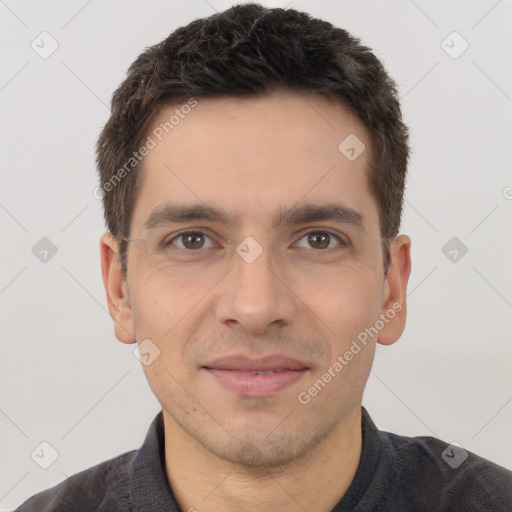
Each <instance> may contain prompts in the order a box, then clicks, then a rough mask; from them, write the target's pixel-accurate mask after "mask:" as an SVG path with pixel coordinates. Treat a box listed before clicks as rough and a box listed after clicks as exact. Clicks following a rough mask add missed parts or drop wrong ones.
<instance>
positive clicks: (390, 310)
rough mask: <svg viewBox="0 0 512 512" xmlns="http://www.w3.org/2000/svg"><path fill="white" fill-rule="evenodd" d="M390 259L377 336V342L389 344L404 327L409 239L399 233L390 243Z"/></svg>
mask: <svg viewBox="0 0 512 512" xmlns="http://www.w3.org/2000/svg"><path fill="white" fill-rule="evenodd" d="M390 252H391V261H390V266H389V270H388V273H387V276H386V280H385V283H384V295H383V301H382V311H381V318H383V321H384V323H385V325H384V328H383V329H382V330H381V331H380V332H379V334H378V336H377V341H378V343H380V344H382V345H391V344H393V343H395V341H397V340H398V339H399V338H400V336H401V335H402V333H403V331H404V329H405V320H406V317H407V283H408V281H409V275H410V273H411V239H410V238H409V237H408V236H407V235H400V236H398V237H396V238H395V239H394V240H393V241H392V242H391V243H390Z"/></svg>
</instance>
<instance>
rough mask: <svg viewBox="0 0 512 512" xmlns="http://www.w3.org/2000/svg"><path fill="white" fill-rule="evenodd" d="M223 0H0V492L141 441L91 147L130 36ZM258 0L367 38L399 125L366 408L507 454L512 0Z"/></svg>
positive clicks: (18, 491)
mask: <svg viewBox="0 0 512 512" xmlns="http://www.w3.org/2000/svg"><path fill="white" fill-rule="evenodd" d="M229 4H230V2H226V1H220V0H219V1H216V0H209V1H208V2H207V1H206V0H187V1H175V2H170V1H167V2H164V1H149V2H141V1H139V2H134V1H121V0H117V1H102V2H100V1H98V0H92V1H84V0H80V1H78V0H77V1H47V2H36V1H35V0H34V1H31V2H28V1H15V0H3V1H0V23H1V26H0V41H1V47H2V49H3V54H2V67H1V76H0V108H1V111H0V116H1V120H2V123H1V137H0V141H1V142H0V143H1V155H2V164H1V172H2V188H1V191H0V222H1V240H2V257H1V265H0V311H1V315H2V340H1V343H2V351H1V354H2V356H1V358H0V379H1V382H0V390H1V395H0V430H1V436H0V461H2V467H1V472H0V509H4V510H8V509H11V508H14V507H15V506H17V505H18V504H19V503H21V501H23V500H24V499H26V498H27V497H29V496H30V495H32V494H33V493H35V492H37V491H39V490H42V489H44V488H47V487H49V486H52V485H54V484H57V483H58V482H59V481H61V480H63V479H64V478H65V477H66V476H67V475H71V474H73V473H75V472H77V471H79V470H82V469H84V468H87V467H90V466H92V465H94V464H97V463H99V462H100V461H103V460H105V459H107V458H110V457H114V456H116V455H118V454H120V453H122V452H125V451H127V450H131V449H135V448H137V447H138V446H139V445H140V444H141V442H142V440H143V438H144V435H145V433H146V430H147V428H148V426H149V423H150V422H151V420H152V418H153V417H154V415H155V414H156V413H157V412H158V410H159V405H158V403H157V402H156V399H155V398H154V397H153V395H152V393H151V391H150V389H149V386H148V385H147V383H146V381H145V378H144V375H143V372H142V369H141V367H140V363H139V362H138V360H137V359H136V358H135V357H134V356H133V353H132V351H133V348H134V346H133V345H128V346H127V345H123V344H121V343H119V342H117V340H116V339H115V337H114V335H113V329H112V322H111V319H110V317H109V315H108V313H107V310H106V301H105V297H104V290H103V285H102V282H101V277H100V265H99V252H98V240H99V237H100V235H101V233H102V232H103V220H102V210H101V204H100V202H99V201H98V200H96V199H95V198H94V196H93V189H94V188H95V187H96V186H97V178H96V173H95V164H94V158H95V155H94V144H95V142H96V139H97V136H98V134H99V132H100V129H101V127H102V126H103V124H104V123H105V121H106V120H107V117H108V114H109V110H108V108H107V105H108V104H109V102H110V97H111V94H112V92H113V91H114V89H115V88H116V87H117V86H118V84H119V83H120V82H121V80H122V79H123V78H124V76H125V73H126V70H127V68H128V66H129V65H130V63H131V62H132V61H133V60H134V59H135V58H136V56H137V55H138V54H139V53H140V52H141V51H142V50H143V49H144V47H146V46H150V45H153V44H155V43H157V42H159V41H160V40H162V39H163V38H164V37H166V36H167V35H168V34H169V33H170V32H171V31H173V30H174V29H175V28H176V27H178V26H180V25H183V24H185V23H187V22H189V21H191V20H192V19H193V18H196V17H200V16H201V17H202V16H206V15H209V14H212V13H213V12H214V10H215V9H216V10H222V9H224V8H225V7H227V6H228V5H229ZM264 4H265V5H270V6H281V7H284V6H288V5H289V6H290V7H293V8H295V9H299V10H306V11H309V12H310V13H312V14H313V15H316V16H318V17H321V18H324V19H327V20H329V21H331V22H333V23H334V24H336V25H338V26H340V27H343V28H346V29H348V30H349V31H350V32H351V33H353V34H354V35H356V36H358V37H360V38H361V39H362V41H363V42H364V43H365V44H367V45H368V46H370V47H371V48H373V49H374V50H375V53H376V54H377V56H379V57H380V58H381V59H382V60H383V62H384V63H385V65H386V66H387V67H388V69H389V72H390V74H391V75H392V76H393V77H394V79H395V80H396V81H397V83H398V85H399V89H400V95H401V97H402V105H403V112H404V116H405V120H406V122H407V123H408V125H409V126H410V129H411V144H412V147H413V155H412V160H411V166H410V177H409V182H408V191H407V196H406V204H405V219H404V223H403V228H402V232H403V233H407V234H409V235H410V236H411V237H412V240H413V245H412V257H413V270H412V275H411V279H410V288H409V317H408V324H407V328H406V331H405V333H404V335H403V337H402V339H401V340H400V341H399V342H398V343H397V344H395V345H394V346H391V347H378V351H377V356H376V361H375V366H374V370H373V373H372V375H371V378H370V380H369V383H368V385H367V388H366V392H365V400H364V405H365V406H366V407H367V408H368V409H369V411H370V413H371V414H372V416H373V419H374V421H375V422H376V423H377V425H378V426H379V427H380V428H381V429H384V430H390V431H393V432H396V433H399V434H404V435H435V436H437V437H440V438H441V439H444V440H445V441H447V442H452V441H457V442H458V443H460V444H461V445H462V446H464V447H465V448H466V449H468V450H471V451H474V452H476V453H478V454H480V455H482V456H484V457H486V458H489V459H491V460H492V461H495V462H497V463H499V464H501V465H503V466H506V467H509V468H512V442H511V438H510V427H511V424H512V404H511V401H512V389H511V385H510V384H511V382H510V375H511V369H512V363H511V361H512V359H511V353H512V348H511V343H510V341H511V334H510V333H511V332H512V314H511V313H512V271H511V263H510V262H511V261H512V237H511V236H510V235H511V233H512V200H511V198H512V175H511V171H510V169H511V159H512V158H511V152H510V141H511V140H512V133H511V132H512V130H511V112H512V100H511V96H512V76H511V62H512V61H511V59H510V50H511V19H512V16H511V15H512V12H511V11H512V2H511V0H501V1H496V0H485V1H484V0H482V1H467V0H464V1H463V0H459V1H452V2H445V1H426V0H416V1H415V2H413V1H408V0H396V1H388V2H382V1H355V0H354V1H334V0H330V1H328V0H324V1H314V2H313V1H301V0H294V1H293V2H289V0H288V1H283V2H279V1H275V2H264ZM43 31H47V32H49V33H50V34H51V36H52V37H53V38H54V39H55V40H56V41H57V42H58V44H59V47H58V49H57V50H56V51H55V52H54V53H53V54H52V55H51V56H49V57H48V58H47V59H42V58H41V57H40V56H39V55H38V54H37V53H36V52H35V51H34V50H33V49H32V48H31V42H32V41H34V40H35V42H36V43H37V44H39V46H42V44H43V43H41V42H40V41H41V36H39V34H40V33H41V32H43ZM453 31H457V32H458V33H459V34H460V35H461V36H462V37H463V38H464V39H465V40H466V41H467V42H468V43H469V48H468V49H467V50H466V51H465V52H464V53H463V54H462V55H461V56H460V57H458V58H456V59H454V58H452V57H450V56H449V55H448V54H447V53H446V52H445V50H444V49H443V47H442V41H444V40H445V39H446V38H447V36H449V35H450V34H451V33H452V32H453ZM456 37H457V36H455V39H454V38H453V36H452V37H451V38H449V39H448V40H447V41H446V42H445V43H444V44H445V45H448V46H452V47H453V48H452V49H451V50H450V51H451V52H452V53H453V52H455V51H457V50H458V49H460V48H461V46H460V45H461V44H462V41H461V40H458V39H457V38H456ZM38 41H39V43H38ZM45 48H47V49H48V48H49V46H48V41H47V42H46V43H45ZM454 236H456V237H458V238H459V239H460V240H461V241H462V242H463V243H464V244H465V245H466V246H467V247H468V252H467V254H465V255H464V256H463V257H462V258H460V253H459V258H460V259H458V261H456V262H452V261H450V260H449V259H448V258H447V257H446V256H445V254H443V252H442V247H443V246H444V245H445V244H446V243H447V242H448V240H449V239H451V238H452V237H454ZM42 237H48V238H49V239H50V240H51V241H52V242H53V243H54V244H55V245H56V246H57V248H58V252H57V254H56V255H55V256H53V257H52V258H51V259H50V260H49V261H48V262H46V263H43V262H41V261H40V260H39V259H38V258H36V256H35V255H34V254H33V253H32V247H33V246H34V245H35V244H36V243H37V242H38V241H39V240H40V239H41V238H42ZM42 441H47V442H49V443H50V444H51V445H52V446H53V447H54V448H55V449H56V450H57V451H58V453H59V457H58V459H57V460H56V461H55V463H54V464H53V465H52V466H50V467H49V468H48V469H46V470H44V469H41V468H40V467H39V466H38V465H37V464H36V463H35V462H34V461H33V460H32V458H31V456H30V454H31V452H32V451H33V450H34V449H35V448H36V447H37V446H38V445H39V444H40V443H41V442H42Z"/></svg>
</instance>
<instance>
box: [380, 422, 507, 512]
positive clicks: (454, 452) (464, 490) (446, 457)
mask: <svg viewBox="0 0 512 512" xmlns="http://www.w3.org/2000/svg"><path fill="white" fill-rule="evenodd" d="M385 434H386V435H387V436H388V438H389V440H390V441H391V443H392V445H393V446H394V451H395V454H396V458H397V460H396V463H397V465H396V466H395V467H397V468H399V471H400V473H401V474H402V478H404V479H405V480H406V481H409V482H410V485H411V486H412V487H414V488H415V489H417V490H418V491H419V492H420V493H421V492H424V493H427V494H430V495H431V497H432V496H435V497H436V501H437V510H446V511H448V510H464V511H465V512H472V511H474V512H477V511H484V510H485V511H488V510H493V512H500V511H509V510H512V472H511V471H509V470H508V469H506V468H504V467H502V466H499V465H497V464H495V463H493V462H491V461H489V460H486V459H484V458H483V457H480V456H478V455H476V454H474V453H472V452H469V451H467V450H465V449H464V448H462V447H460V446H458V445H456V444H449V443H447V442H445V441H442V440H440V439H436V438H434V437H427V436H422V437H405V436H398V435H396V434H390V433H387V432H386V433H385ZM425 498H426V499H427V496H425Z"/></svg>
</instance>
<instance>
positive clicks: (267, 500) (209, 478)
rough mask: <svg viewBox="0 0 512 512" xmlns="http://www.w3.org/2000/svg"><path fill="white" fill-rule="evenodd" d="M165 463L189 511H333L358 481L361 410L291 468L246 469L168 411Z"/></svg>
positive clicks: (178, 497) (174, 488)
mask: <svg viewBox="0 0 512 512" xmlns="http://www.w3.org/2000/svg"><path fill="white" fill-rule="evenodd" d="M164 428H165V460H166V469H167V475H168V478H169V484H170V486H171V489H172V491H173V494H174V497H175V498H176V501H177V502H178V505H179V506H180V509H181V510H183V511H188V512H194V511H196V512H210V511H212V512H213V511H215V512H224V511H231V510H240V511H244V510H250V511H254V512H260V511H264V512H268V510H269V508H270V509H271V510H280V511H282V512H288V511H297V510H315V511H318V512H324V511H325V512H328V511H331V510H332V509H333V507H334V506H335V505H336V504H337V503H338V502H339V501H340V500H341V498H342V497H343V495H344V494H345V493H346V491H347V490H348V488H349V486H350V484H351V483H352V481H353V479H354V476H355V474H356V471H357V467H358V465H359V460H360V457H361V449H362V436H361V408H360V407H357V408H355V409H353V410H352V411H351V412H350V413H349V414H348V415H347V416H346V417H345V418H344V419H343V420H342V422H341V423H340V424H339V425H338V426H337V427H336V428H335V429H334V430H333V432H332V433H331V434H330V435H329V436H328V437H327V438H325V439H323V440H322V441H321V442H320V443H318V444H317V445H316V446H315V447H314V448H313V449H312V450H310V451H309V452H308V453H307V454H306V455H304V456H302V457H301V458H300V459H296V460H294V461H292V462H290V463H289V464H287V465H286V466H280V467H277V468H276V467H271V468H269V467H265V468H262V467H254V466H240V465H236V464H233V463H231V462H230V461H226V460H224V459H221V458H219V457H217V456H216V455H214V454H213V453H211V452H210V451H208V450H207V449H205V448H204V447H203V446H202V445H201V444H199V443H198V442H197V441H196V440H195V439H194V438H192V437H190V436H189V435H188V434H187V433H186V432H184V431H183V430H182V429H181V427H180V426H179V425H178V424H177V423H176V422H175V421H174V420H173V418H172V417H171V416H169V415H168V414H166V412H165V410H164Z"/></svg>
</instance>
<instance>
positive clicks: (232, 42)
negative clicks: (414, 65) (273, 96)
mask: <svg viewBox="0 0 512 512" xmlns="http://www.w3.org/2000/svg"><path fill="white" fill-rule="evenodd" d="M276 89H285V90H289V91H297V92H310V93H318V94H321V95H325V96H328V97H333V98H335V99H337V100H338V101H340V102H341V103H343V104H344V105H345V106H347V107H348V108H349V109H350V110H351V111H352V112H353V113H354V114H355V115H356V116H357V117H358V118H359V119H360V121H362V123H363V124H364V126H365V127H366V128H367V130H368V133H369V136H370V142H371V155H372V157H371V161H370V163H369V169H368V183H369V189H370V191H371V193H372V194H373V195H374V197H375V199H376V201H377V205H378V211H379V219H380V230H381V236H382V238H383V249H384V273H385V274H386V273H387V270H388V267H389V258H390V255H389V241H390V240H392V239H393V238H395V237H396V236H397V234H398V230H399V228H400V222H401V216H402V206H403V194H404V188H405V179H406V174H407V161H408V157H409V147H408V130H407V127H406V126H405V124H404V123H403V122H402V115H401V111H400V104H399V100H398V96H397V91H396V85H395V83H394V81H393V80H392V79H391V78H390V77H389V76H388V74H387V72H386V70H385V68H384V66H383V65H382V64H381V62H380V61H379V60H378V58H377V57H376V56H375V55H374V54H373V53H372V52H371V50H370V49H369V48H367V47H366V46H363V45H361V43H360V40H359V39H357V38H355V37H353V36H351V35H350V34H349V33H348V32H347V31H345V30H343V29H341V28H336V27H334V26H333V25H331V24H330V23H328V22H326V21H323V20H319V19H316V18H313V17H311V16H310V15H308V14H306V13H303V12H298V11H296V10H293V9H287V10H284V9H267V8H264V7H262V6H260V5H257V4H248V5H247V4H246V5H237V6H234V7H231V8H230V9H228V10H226V11H223V12H220V13H217V14H214V15H212V16H210V17H208V18H202V19H197V20H194V21H193V22H191V23H189V24H188V25H186V26H184V27H181V28H179V29H177V30H176V31H175V32H173V33H172V34H171V35H170V36H169V37H167V38H166V39H165V40H164V41H162V42H161V43H159V44H156V45H154V46H152V47H150V48H147V49H146V50H145V51H144V52H143V53H141V54H140V55H139V57H138V58H137V59H136V60H135V62H134V63H133V64H132V65H131V66H130V68H129V70H128V76H127V77H126V79H125V80H124V81H123V82H122V84H121V85H120V86H119V88H118V89H117V90H116V91H115V92H114V94H113V97H112V113H111V116H110V118H109V120H108V122H107V124H106V125H105V127H104V128H103V130H102V132H101V135H100V137H99V140H98V143H97V163H98V170H99V175H100V187H101V191H102V195H103V206H104V210H105V220H106V224H107V228H108V229H109V231H110V232H111V233H113V234H114V235H116V236H117V237H118V238H119V240H120V241H121V248H120V261H121V263H122V265H123V268H124V263H125V253H126V244H125V242H124V240H123V238H125V237H128V236H129V227H130V221H131V213H132V210H133V207H134V202H135V198H136V195H137V190H138V184H139V182H140V179H139V177H140V176H139V175H140V172H138V171H140V165H139V162H138V157H137V158H134V154H135V153H136V152H137V149H138V148H139V147H140V145H141V142H142V140H143V139H144V137H145V135H146V130H147V129H148V127H149V126H150V124H151V121H152V120H153V119H154V117H155V115H156V114H157V113H158V111H159V110H160V108H161V107H162V106H164V105H169V104H176V103H178V102H186V101H187V99H189V98H190V97H194V98H207V97H210V98H211V97H219V96H250V95H261V94H265V93H268V92H271V91H273V90H276ZM340 142H341V141H340ZM127 162H131V163H132V164H133V165H131V166H128V167H127Z"/></svg>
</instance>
